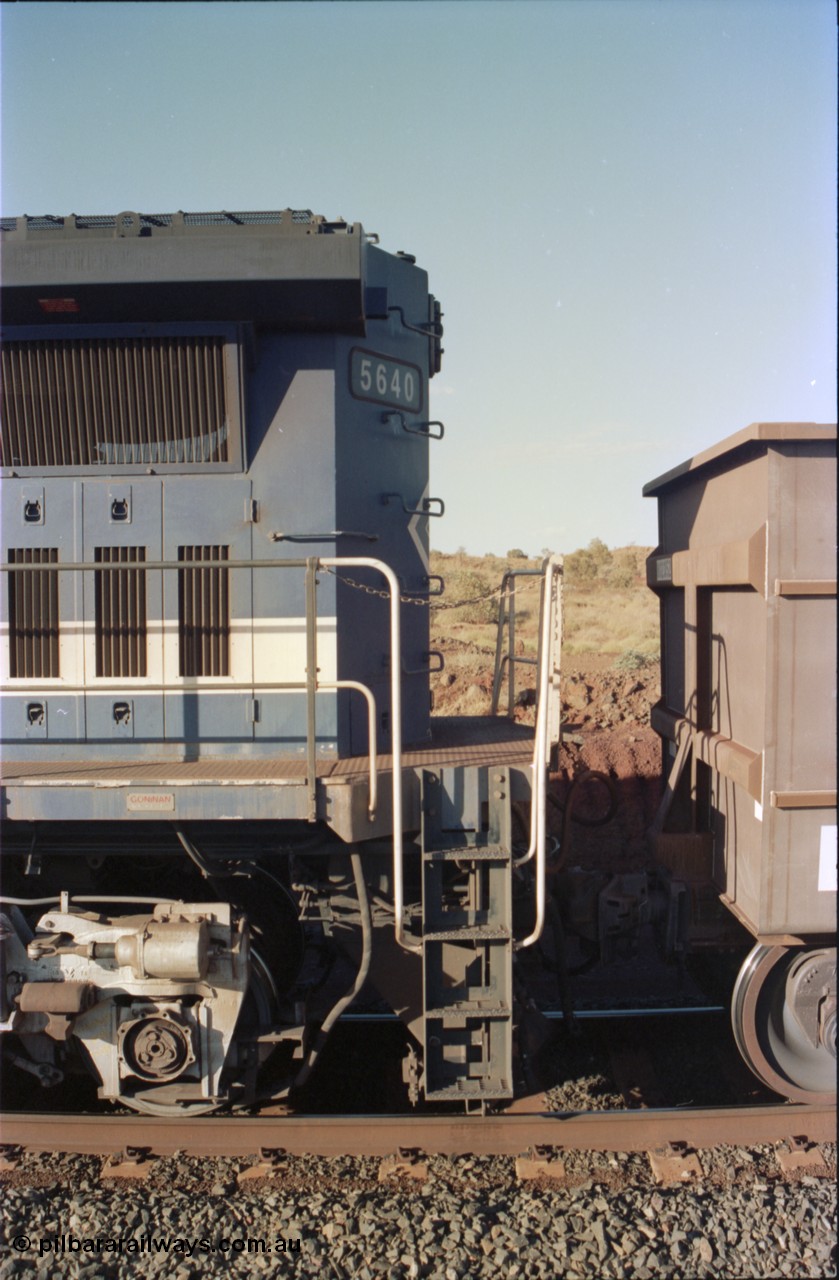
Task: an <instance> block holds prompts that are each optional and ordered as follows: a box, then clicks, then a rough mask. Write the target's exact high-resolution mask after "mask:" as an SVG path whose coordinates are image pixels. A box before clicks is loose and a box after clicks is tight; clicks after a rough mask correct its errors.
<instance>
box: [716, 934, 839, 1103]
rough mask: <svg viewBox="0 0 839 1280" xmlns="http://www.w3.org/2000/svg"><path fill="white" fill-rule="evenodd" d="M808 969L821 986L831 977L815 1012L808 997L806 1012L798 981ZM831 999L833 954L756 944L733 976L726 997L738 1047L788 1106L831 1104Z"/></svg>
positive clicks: (833, 1057)
mask: <svg viewBox="0 0 839 1280" xmlns="http://www.w3.org/2000/svg"><path fill="white" fill-rule="evenodd" d="M808 968H809V971H810V974H809V976H811V977H813V976H815V975H816V974H817V975H818V980H819V982H822V983H823V980H824V979H825V975H828V974H832V978H830V979H829V980H830V982H831V983H832V990H831V992H830V994H829V995H827V996H825V998H824V1000H823V1002H822V1003H823V1005H824V1008H822V1009H821V1011H820V1013H819V1010H817V1009H816V1007H815V1005H814V1004H813V1001H812V998H811V999H810V1000H809V1009H808V1007H807V1006H808V1001H807V992H806V991H804V990H803V987H804V986H805V985H806V982H805V984H802V983H801V981H800V980H801V976H802V974H803V975H804V977H805V979H806V978H807V976H808V975H807V974H806V972H805V970H807V969H808ZM802 992H803V994H802ZM835 1000H836V952H835V950H834V951H820V950H808V949H807V948H804V947H782V946H776V947H773V946H766V945H764V944H761V943H758V945H757V946H755V947H753V948H752V950H751V951H750V952H749V954H748V956H747V957H746V959H745V961H744V962H743V965H742V967H741V969H740V972H739V973H738V975H737V980H736V982H735V983H734V992H733V995H732V999H731V1021H732V1027H733V1029H734V1038H735V1040H736V1042H737V1048H738V1049H739V1050H740V1053H741V1055H742V1057H743V1059H744V1061H745V1062H746V1064H747V1065H748V1066H749V1067H750V1069H751V1070H752V1071H753V1072H754V1074H755V1075H756V1076H757V1078H758V1079H759V1080H760V1081H761V1082H762V1083H763V1084H765V1085H766V1086H767V1087H768V1088H769V1089H773V1090H774V1091H775V1092H776V1093H780V1094H782V1095H783V1096H784V1097H786V1098H789V1099H790V1101H791V1102H819V1103H835V1101H836V1043H835V1036H836V1013H835ZM814 1010H815V1012H814ZM808 1011H809V1015H810V1016H809V1034H808V1030H807V1029H805V1027H807V1025H808V1018H807V1013H808ZM802 1020H803V1025H802ZM814 1040H815V1041H816V1042H815V1043H814Z"/></svg>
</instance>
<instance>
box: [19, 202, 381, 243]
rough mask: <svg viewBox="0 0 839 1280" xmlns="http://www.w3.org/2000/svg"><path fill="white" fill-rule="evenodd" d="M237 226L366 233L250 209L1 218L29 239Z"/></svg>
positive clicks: (307, 216)
mask: <svg viewBox="0 0 839 1280" xmlns="http://www.w3.org/2000/svg"><path fill="white" fill-rule="evenodd" d="M234 227H244V228H247V227H259V228H260V229H261V230H262V229H264V228H267V227H275V228H279V229H281V230H282V231H283V232H285V233H289V232H292V233H294V232H297V233H298V234H301V233H302V234H303V235H312V234H313V233H314V234H317V235H324V234H334V233H340V232H345V233H348V234H353V233H357V234H362V228H361V224H360V223H358V222H356V223H353V224H349V223H347V222H345V221H344V219H343V218H338V219H337V220H336V221H335V222H328V221H327V220H326V218H324V217H323V216H322V215H321V214H316V213H312V211H311V209H275V210H272V209H268V210H249V211H247V212H230V211H229V210H227V209H219V210H216V211H215V212H211V213H184V212H183V210H180V211H179V212H177V213H133V212H124V213H106V214H101V213H95V214H77V213H71V214H68V215H67V216H66V217H59V216H56V215H54V214H50V213H47V214H43V215H41V216H38V217H31V216H30V215H29V214H23V216H22V217H19V218H0V232H6V233H9V232H11V233H15V234H16V235H18V236H20V235H23V236H28V235H29V233H31V232H52V233H59V234H63V235H65V236H66V235H74V234H75V233H76V232H85V233H88V232H100V233H105V232H110V233H111V234H113V235H115V236H120V237H124V236H131V235H141V236H150V235H154V234H156V233H157V234H159V233H161V232H163V233H168V234H170V235H171V234H173V233H178V232H182V231H196V230H200V229H202V228H211V229H213V230H214V231H218V230H220V229H232V228H234Z"/></svg>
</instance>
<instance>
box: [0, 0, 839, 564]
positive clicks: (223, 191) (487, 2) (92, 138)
mask: <svg viewBox="0 0 839 1280" xmlns="http://www.w3.org/2000/svg"><path fill="white" fill-rule="evenodd" d="M835 21H836V19H835V5H834V2H833V0H518V3H512V2H508V0H474V2H472V0H465V2H464V0H425V2H424V3H413V2H411V0H406V2H405V3H398V2H395V0H381V2H380V3H335V4H321V3H311V4H280V3H270V2H269V3H238V4H237V3H196V4H181V3H167V4H157V3H143V4H130V3H128V4H123V3H103V4H87V3H81V4H64V3H44V4H42V3H18V4H3V5H2V7H1V8H0V23H1V24H2V26H1V27H0V34H1V35H2V57H3V132H2V212H3V213H4V214H5V215H14V214H22V213H29V214H42V213H55V214H67V213H71V212H75V213H115V212H118V211H120V210H122V209H138V210H141V211H143V212H152V213H154V212H166V211H170V210H174V209H186V210H201V209H218V208H227V209H249V208H255V209H266V208H273V209H279V208H284V207H286V206H288V205H291V206H294V207H297V208H311V209H313V210H314V211H315V212H316V213H322V214H325V215H326V216H328V217H337V216H343V217H345V218H347V219H348V220H350V221H359V222H362V223H363V224H364V226H365V228H366V229H367V230H368V231H376V232H378V233H379V235H380V237H381V242H382V244H383V246H384V247H385V248H387V249H390V250H392V251H395V250H397V249H405V250H407V251H409V252H411V253H414V254H416V256H417V259H418V261H419V263H420V265H421V266H423V267H425V268H426V269H427V270H428V272H429V274H430V277H431V284H432V289H433V290H434V292H435V293H436V294H437V296H438V297H439V298H441V300H442V302H443V306H444V311H445V325H446V338H445V348H446V355H445V357H444V364H443V372H442V373H441V374H440V375H439V376H438V377H437V378H435V379H434V382H433V384H432V391H433V399H432V411H433V413H434V416H436V417H441V418H443V419H444V420H445V423H446V437H445V440H444V442H443V443H442V444H440V445H437V446H433V448H434V453H433V483H432V493H433V494H434V495H438V496H440V497H442V498H444V499H445V502H446V508H447V511H446V517H445V519H444V520H442V521H435V522H434V525H433V528H432V536H433V537H434V539H435V544H436V545H437V546H438V547H439V548H441V549H442V550H454V549H455V548H456V547H458V546H460V545H463V546H465V547H466V548H467V549H468V550H470V551H472V552H475V553H478V554H480V553H483V552H486V551H495V552H502V553H503V552H504V551H506V550H508V549H509V548H511V547H521V548H523V549H524V550H525V551H527V552H528V553H530V554H534V553H536V552H538V551H539V550H540V549H541V548H543V547H546V546H549V547H552V548H553V549H556V550H560V551H570V550H573V549H574V548H575V547H578V546H581V545H585V544H586V543H587V542H588V541H589V540H590V539H591V538H592V537H595V536H597V537H601V538H603V539H604V541H606V542H607V543H608V544H609V545H610V546H617V545H622V544H624V543H627V542H638V543H653V542H654V541H655V510H654V504H653V503H652V502H651V501H650V500H648V499H647V500H645V499H642V497H641V487H642V485H643V484H644V483H645V482H646V481H647V480H650V479H652V478H653V477H654V476H656V475H659V474H660V473H661V472H663V471H665V470H667V469H669V468H670V467H671V466H673V465H675V464H676V463H678V462H681V461H682V460H684V459H685V458H686V457H689V456H690V455H691V454H693V453H695V452H698V451H699V450H701V449H702V448H705V447H707V446H708V445H710V444H712V443H714V442H715V441H716V440H719V439H721V438H722V437H724V436H726V435H729V434H731V433H732V432H734V431H737V430H739V429H740V428H741V427H743V426H745V425H747V424H748V423H749V422H753V421H816V422H829V421H834V420H835V413H836V367H835V352H836V315H835V291H836V194H835V193H836V147H835V140H836V105H835V104H836V29H835Z"/></svg>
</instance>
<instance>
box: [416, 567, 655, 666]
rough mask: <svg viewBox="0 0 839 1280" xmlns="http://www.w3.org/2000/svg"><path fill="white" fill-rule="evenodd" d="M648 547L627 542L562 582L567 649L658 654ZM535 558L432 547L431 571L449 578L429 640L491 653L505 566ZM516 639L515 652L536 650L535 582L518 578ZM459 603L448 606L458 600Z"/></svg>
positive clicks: (436, 612) (432, 619)
mask: <svg viewBox="0 0 839 1280" xmlns="http://www.w3.org/2000/svg"><path fill="white" fill-rule="evenodd" d="M646 555H647V548H644V547H624V548H620V549H619V550H618V551H615V552H613V553H612V560H611V562H610V563H609V564H605V565H604V566H603V567H602V569H601V571H600V573H599V574H598V575H597V576H596V577H595V578H594V579H592V580H588V581H585V582H574V581H571V582H568V581H566V583H565V587H564V592H563V615H564V628H563V631H564V638H563V643H564V649H565V652H566V653H569V654H581V653H592V654H602V655H614V656H615V657H616V658H619V657H620V656H621V655H627V654H637V655H641V656H642V657H643V658H649V659H657V658H658V655H659V629H658V628H659V619H658V601H657V600H656V597H655V596H654V595H653V593H652V592H651V591H650V590H649V589H648V587H647V586H646V583H645V579H644V560H645V558H646ZM539 565H540V561H539V560H521V559H513V560H505V559H501V558H500V557H498V556H483V557H478V556H467V555H465V554H464V553H458V554H456V555H444V554H443V553H441V552H434V553H432V556H431V571H432V573H435V574H440V575H441V576H442V577H443V578H444V580H445V583H446V590H445V594H444V595H443V597H442V598H441V600H440V601H439V602H438V603H439V605H441V606H443V607H438V608H435V609H433V611H432V614H431V630H432V643H435V642H436V643H438V644H442V643H445V642H446V641H450V640H455V641H457V640H459V641H462V642H465V643H467V644H469V645H470V646H474V647H475V648H477V649H479V650H484V651H487V650H488V651H494V647H495V618H496V615H497V610H498V599H497V596H493V597H492V598H491V599H481V598H480V597H482V596H484V595H486V594H487V593H491V592H496V591H497V590H498V588H499V587H500V585H501V579H502V577H503V574H504V572H505V570H507V569H538V568H539ZM517 590H518V596H517V607H516V639H517V645H516V647H517V649H518V651H519V652H520V653H525V654H533V653H535V651H536V638H537V631H538V620H539V599H538V579H537V578H521V579H519V581H518V589H517ZM458 601H465V602H466V603H461V604H460V605H459V606H458V607H457V608H452V607H451V606H452V605H453V604H454V603H456V602H458Z"/></svg>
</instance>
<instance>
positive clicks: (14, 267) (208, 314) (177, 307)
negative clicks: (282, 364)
mask: <svg viewBox="0 0 839 1280" xmlns="http://www.w3.org/2000/svg"><path fill="white" fill-rule="evenodd" d="M0 240H2V249H3V281H2V286H3V319H4V322H5V323H6V324H14V325H27V326H38V327H42V326H43V325H45V324H50V323H52V324H55V323H57V322H58V323H61V324H62V325H64V324H68V323H69V324H72V323H81V324H84V323H93V324H102V323H105V324H109V323H112V322H125V321H140V322H147V321H163V322H168V321H177V322H183V321H186V322H192V321H201V320H214V321H216V320H217V321H223V320H236V321H253V322H256V323H258V324H265V325H269V326H273V327H280V328H283V329H303V330H321V331H328V330H337V331H343V332H347V333H363V332H364V331H365V317H366V316H367V315H368V314H370V307H371V306H372V305H373V304H372V302H370V300H369V299H367V298H366V297H365V285H366V276H367V250H368V245H369V244H370V243H371V242H372V243H375V242H376V240H377V237H375V236H368V235H366V234H365V232H364V229H363V227H362V226H361V223H358V222H355V223H349V222H345V221H344V220H343V219H338V220H336V221H334V222H329V221H327V220H326V218H324V217H322V216H321V215H319V214H313V213H312V212H311V210H309V209H282V210H275V211H270V210H267V211H266V210H263V211H252V212H229V211H227V210H219V211H216V212H211V213H184V212H178V213H159V214H158V213H153V214H141V213H135V212H123V213H117V214H94V215H78V214H69V215H68V216H67V217H57V216H56V217H54V216H52V215H44V216H42V217H41V216H39V217H30V216H29V215H24V216H23V217H19V218H3V219H0ZM368 292H370V291H369V290H368Z"/></svg>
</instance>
